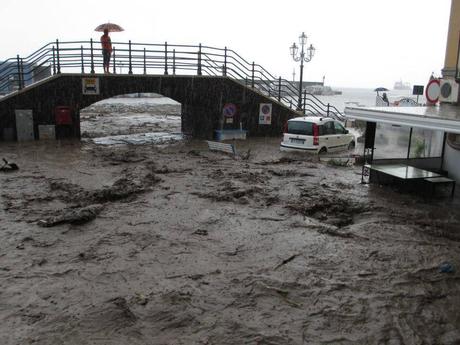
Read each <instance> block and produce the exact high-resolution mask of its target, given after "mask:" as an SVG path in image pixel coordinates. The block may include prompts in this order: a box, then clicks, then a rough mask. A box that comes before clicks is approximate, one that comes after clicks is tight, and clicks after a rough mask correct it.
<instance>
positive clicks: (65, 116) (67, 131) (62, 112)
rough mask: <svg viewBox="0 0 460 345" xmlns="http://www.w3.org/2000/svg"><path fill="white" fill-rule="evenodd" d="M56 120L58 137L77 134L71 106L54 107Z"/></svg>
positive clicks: (70, 136)
mask: <svg viewBox="0 0 460 345" xmlns="http://www.w3.org/2000/svg"><path fill="white" fill-rule="evenodd" d="M54 122H55V124H56V139H63V138H72V137H74V136H75V130H74V126H73V120H72V108H71V107H68V106H57V107H56V108H54Z"/></svg>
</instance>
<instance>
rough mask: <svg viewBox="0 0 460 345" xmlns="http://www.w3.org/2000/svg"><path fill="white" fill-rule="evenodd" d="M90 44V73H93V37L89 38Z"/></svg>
mask: <svg viewBox="0 0 460 345" xmlns="http://www.w3.org/2000/svg"><path fill="white" fill-rule="evenodd" d="M89 42H90V45H91V74H94V72H95V71H94V49H93V39H92V38H91V39H90V40H89Z"/></svg>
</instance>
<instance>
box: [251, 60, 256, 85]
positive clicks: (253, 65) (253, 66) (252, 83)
mask: <svg viewBox="0 0 460 345" xmlns="http://www.w3.org/2000/svg"><path fill="white" fill-rule="evenodd" d="M255 66H256V64H255V62H252V80H251V87H252V88H254V69H255Z"/></svg>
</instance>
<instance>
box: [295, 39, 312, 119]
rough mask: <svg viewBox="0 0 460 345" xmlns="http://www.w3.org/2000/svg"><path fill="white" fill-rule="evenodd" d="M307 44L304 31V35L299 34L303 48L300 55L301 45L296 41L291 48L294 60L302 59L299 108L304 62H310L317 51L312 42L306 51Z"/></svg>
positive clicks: (299, 107)
mask: <svg viewBox="0 0 460 345" xmlns="http://www.w3.org/2000/svg"><path fill="white" fill-rule="evenodd" d="M306 44H307V36H306V35H305V33H304V32H302V35H300V36H299V45H300V48H301V49H300V55H298V52H299V47H298V46H297V45H296V44H295V42H294V43H293V44H292V46H291V47H290V48H289V49H290V51H291V55H292V58H293V59H294V61H296V62H299V61H300V83H299V100H298V103H297V110H302V83H303V81H302V79H303V63H304V62H310V61H311V59H312V58H313V56H314V55H315V51H316V49H315V48H314V47H313V45H312V44H310V46H309V47H308V48H307V49H306V51H305V46H306Z"/></svg>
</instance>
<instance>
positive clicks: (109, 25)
mask: <svg viewBox="0 0 460 345" xmlns="http://www.w3.org/2000/svg"><path fill="white" fill-rule="evenodd" d="M106 29H107V30H109V32H120V31H125V29H123V28H122V27H121V26H120V25H117V24H114V23H104V24H101V25H98V26H97V27H96V29H94V31H100V32H104V30H106Z"/></svg>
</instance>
